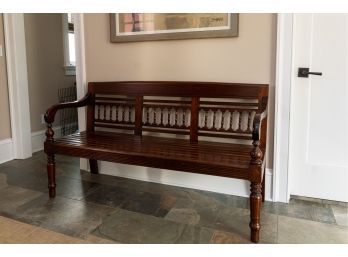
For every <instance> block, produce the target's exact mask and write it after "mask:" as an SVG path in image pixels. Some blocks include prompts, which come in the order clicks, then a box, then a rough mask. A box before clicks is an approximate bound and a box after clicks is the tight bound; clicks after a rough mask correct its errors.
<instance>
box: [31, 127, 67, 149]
mask: <svg viewBox="0 0 348 257" xmlns="http://www.w3.org/2000/svg"><path fill="white" fill-rule="evenodd" d="M60 128H61V127H60V126H57V127H53V131H54V136H55V137H56V138H58V137H60V136H61V133H60V132H61V131H60ZM45 133H46V130H40V131H36V132H33V133H31V149H32V153H35V152H38V151H42V150H43V149H44V142H45V139H46V135H45Z"/></svg>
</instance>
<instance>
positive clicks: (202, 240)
mask: <svg viewBox="0 0 348 257" xmlns="http://www.w3.org/2000/svg"><path fill="white" fill-rule="evenodd" d="M213 233H214V231H213V230H212V229H210V228H205V227H199V226H190V225H187V226H185V227H184V230H183V232H182V234H181V236H180V237H179V238H178V239H177V240H176V241H175V243H176V244H208V243H210V241H211V238H212V235H213Z"/></svg>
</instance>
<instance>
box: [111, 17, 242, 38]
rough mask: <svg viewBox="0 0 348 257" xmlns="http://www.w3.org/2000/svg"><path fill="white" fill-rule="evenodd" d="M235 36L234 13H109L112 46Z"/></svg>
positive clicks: (236, 19) (236, 22) (236, 25)
mask: <svg viewBox="0 0 348 257" xmlns="http://www.w3.org/2000/svg"><path fill="white" fill-rule="evenodd" d="M237 36H238V14H236V13H112V14H110V41H111V42H112V43H125V42H141V41H156V40H181V39H202V38H221V37H237Z"/></svg>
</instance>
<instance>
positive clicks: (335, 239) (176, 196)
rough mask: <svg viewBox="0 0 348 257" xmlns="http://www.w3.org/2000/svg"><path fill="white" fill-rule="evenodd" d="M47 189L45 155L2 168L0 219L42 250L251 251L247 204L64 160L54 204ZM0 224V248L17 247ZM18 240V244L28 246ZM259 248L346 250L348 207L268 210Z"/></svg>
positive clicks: (323, 204)
mask: <svg viewBox="0 0 348 257" xmlns="http://www.w3.org/2000/svg"><path fill="white" fill-rule="evenodd" d="M46 183H47V179H46V157H45V155H44V153H43V152H39V153H36V154H34V156H33V157H32V158H30V159H27V160H15V161H10V162H7V163H4V164H1V165H0V216H2V217H0V219H6V220H7V221H8V222H10V223H11V222H12V223H13V222H14V223H13V224H15V225H14V226H19V225H18V224H17V223H20V222H23V223H22V224H24V225H25V226H28V227H25V228H23V231H30V233H34V232H33V231H35V233H36V234H37V235H38V237H37V239H35V240H34V241H35V242H37V243H40V242H42V243H45V242H46V243H47V242H48V241H47V240H45V237H44V236H42V239H41V241H40V238H41V237H40V235H46V234H47V233H50V232H51V233H56V234H54V238H55V239H54V240H53V241H50V242H56V243H57V242H62V243H66V242H69V240H70V242H72V243H81V242H84V243H101V242H114V243H250V241H249V227H248V223H249V209H248V208H249V203H248V199H247V198H243V197H236V196H230V195H224V194H217V193H212V192H206V191H200V190H193V189H186V188H179V187H173V186H167V185H161V184H155V183H148V182H142V181H136V180H131V179H125V178H118V177H113V176H107V175H92V174H90V173H88V172H86V171H81V170H80V169H79V160H78V159H77V158H70V157H64V156H57V184H58V187H57V197H56V198H55V199H49V198H48V195H47V186H46ZM0 221H1V220H0ZM1 224H5V223H4V222H0V243H1V242H2V243H6V242H16V241H15V240H14V238H16V237H18V235H16V234H13V233H12V234H11V235H12V237H13V238H12V239H11V238H9V237H8V235H7V236H6V237H5V236H4V235H2V233H5V232H3V231H1V228H2V227H1ZM6 224H7V223H6ZM6 226H10V225H6ZM39 229H41V230H42V231H41V230H39ZM4 231H5V230H4ZM18 231H19V228H18ZM23 233H24V232H23ZM35 233H34V234H35ZM24 235H25V233H24V234H23V236H24ZM61 235H62V236H61ZM23 236H21V237H20V238H21V240H22V241H18V242H23V241H25V240H27V241H25V242H28V243H30V242H32V241H30V240H29V239H30V236H29V235H26V237H23ZM3 238H5V239H3ZM91 238H92V239H93V240H91ZM103 240H104V241H103ZM261 242H262V243H348V207H347V204H335V203H332V202H327V201H322V200H318V201H316V202H313V201H306V200H304V199H292V200H291V201H290V203H289V204H283V203H276V204H275V203H271V202H266V203H264V206H263V210H262V230H261Z"/></svg>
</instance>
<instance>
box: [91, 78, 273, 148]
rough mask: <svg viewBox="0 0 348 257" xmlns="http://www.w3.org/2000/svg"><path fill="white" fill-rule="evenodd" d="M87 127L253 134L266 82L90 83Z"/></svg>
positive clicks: (236, 136) (236, 135) (209, 134)
mask: <svg viewBox="0 0 348 257" xmlns="http://www.w3.org/2000/svg"><path fill="white" fill-rule="evenodd" d="M89 93H90V94H91V95H92V96H93V97H92V99H93V102H92V104H91V105H90V106H88V124H89V126H88V128H87V129H88V130H94V129H95V128H108V129H117V130H120V129H121V130H129V131H134V133H135V134H138V135H141V134H142V132H143V131H147V132H159V133H172V134H181V135H190V139H191V141H197V140H198V137H200V136H204V137H223V138H233V139H246V140H249V139H251V133H252V129H253V121H254V117H255V115H256V114H257V113H261V112H262V111H263V110H264V109H265V108H266V104H267V96H268V86H267V85H255V84H232V83H202V82H95V83H89Z"/></svg>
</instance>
